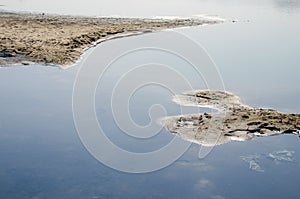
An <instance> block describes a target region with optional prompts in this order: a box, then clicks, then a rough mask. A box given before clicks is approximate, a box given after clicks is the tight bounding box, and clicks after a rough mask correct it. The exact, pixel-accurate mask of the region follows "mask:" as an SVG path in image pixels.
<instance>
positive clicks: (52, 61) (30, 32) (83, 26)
mask: <svg viewBox="0 0 300 199" xmlns="http://www.w3.org/2000/svg"><path fill="white" fill-rule="evenodd" d="M219 22H220V21H212V20H200V19H172V20H167V19H138V18H91V17H89V18H87V17H74V16H58V15H44V14H40V15H38V14H17V13H4V12H0V65H10V64H15V63H22V64H30V63H31V62H35V63H42V64H49V65H60V66H66V65H69V64H72V63H74V62H75V61H76V60H78V59H79V57H80V55H81V54H82V53H83V51H84V49H86V48H88V47H90V46H91V45H93V44H94V43H95V42H97V41H100V40H101V41H103V40H105V39H107V38H111V37H114V36H118V35H121V34H124V33H128V34H129V35H130V34H136V33H137V32H139V33H140V32H149V31H157V30H162V29H170V28H177V27H185V26H198V25H203V24H215V23H219Z"/></svg>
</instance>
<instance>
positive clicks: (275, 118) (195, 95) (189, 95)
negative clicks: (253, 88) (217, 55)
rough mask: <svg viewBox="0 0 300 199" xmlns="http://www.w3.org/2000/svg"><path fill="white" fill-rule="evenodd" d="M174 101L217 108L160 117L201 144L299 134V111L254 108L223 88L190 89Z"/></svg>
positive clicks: (190, 139) (175, 132)
mask: <svg viewBox="0 0 300 199" xmlns="http://www.w3.org/2000/svg"><path fill="white" fill-rule="evenodd" d="M173 101H175V102H176V103H178V104H180V105H183V106H198V107H210V108H212V109H216V110H217V111H218V112H216V113H203V114H191V115H180V116H172V117H166V118H163V119H162V120H161V121H160V122H161V124H162V125H163V126H165V127H166V129H167V130H168V131H170V132H171V133H174V134H176V135H178V136H180V137H181V138H183V139H185V140H188V141H191V142H193V143H197V144H200V145H203V146H207V147H211V146H215V145H221V144H225V143H227V142H230V141H233V140H236V141H246V140H250V139H252V138H254V137H262V136H271V135H280V134H295V135H299V134H300V114H289V113H281V112H278V111H275V110H272V109H262V108H253V107H250V106H247V105H244V104H242V103H241V100H240V98H239V97H238V96H236V95H234V94H233V93H229V92H226V91H209V90H199V91H190V92H186V93H183V94H182V95H176V96H174V98H173Z"/></svg>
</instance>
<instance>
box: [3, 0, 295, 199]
mask: <svg viewBox="0 0 300 199" xmlns="http://www.w3.org/2000/svg"><path fill="white" fill-rule="evenodd" d="M39 2H41V1H39ZM47 2H48V1H47ZM85 2H87V1H85ZM48 3H49V2H48ZM63 3H68V1H60V4H61V5H62V4H63ZM77 3H80V1H77ZM77 3H76V5H77ZM102 3H105V2H104V1H103V2H102ZM119 3H121V2H119ZM0 4H5V5H7V8H9V9H20V10H30V11H34V10H38V11H41V12H43V11H49V12H56V13H77V14H85V15H86V14H90V15H99V14H103V15H113V14H115V13H118V12H119V11H121V12H120V13H121V14H120V15H123V16H126V15H128V13H130V14H131V16H136V15H143V16H153V15H185V16H187V15H191V14H192V15H193V14H202V13H208V14H218V15H220V16H224V17H226V18H229V19H230V20H229V21H227V22H225V23H224V24H219V25H213V26H205V27H195V28H188V29H180V30H178V31H179V32H180V33H182V34H185V35H187V36H189V37H190V38H192V39H193V40H195V41H196V42H198V43H200V44H201V45H202V46H203V47H204V48H205V49H206V50H207V52H208V53H209V55H210V56H211V58H212V59H213V61H214V62H215V63H216V65H217V67H218V69H219V71H220V74H221V76H222V78H223V81H224V85H225V88H226V89H227V90H229V91H232V92H234V93H236V94H237V95H239V96H240V97H241V98H242V100H243V102H245V103H246V104H249V105H251V106H257V107H272V108H274V109H276V110H279V111H284V112H290V113H300V107H299V101H300V94H299V91H300V82H299V81H300V80H299V78H298V74H299V72H300V68H299V65H300V61H299V52H300V45H299V44H300V39H299V37H298V35H300V28H299V26H298V24H299V22H300V17H299V3H298V1H296V0H294V1H284V0H276V1H275V0H273V1H271V0H270V1H256V2H253V1H249V2H247V1H245V2H240V1H226V2H223V1H213V2H211V1H210V2H208V1H199V2H198V1H191V3H190V4H187V3H186V4H185V6H186V7H184V9H182V13H180V14H179V13H178V10H180V9H181V7H180V5H182V4H181V3H180V2H179V1H178V4H177V3H174V4H172V5H174V7H172V8H170V9H168V10H169V11H168V13H167V14H165V13H164V12H162V11H163V10H165V9H166V7H168V6H169V5H170V3H163V4H162V5H161V8H160V9H158V10H157V11H155V12H153V10H154V7H155V5H157V3H156V1H154V2H153V3H151V5H152V6H153V7H150V9H144V10H143V9H142V8H141V10H137V9H134V10H130V9H129V8H128V9H122V8H121V6H120V7H116V6H113V5H112V4H109V3H108V2H107V4H106V5H108V8H112V7H114V9H105V11H104V9H103V10H102V13H99V12H101V10H100V9H96V8H95V6H93V8H91V7H92V6H90V7H87V8H86V9H75V8H77V6H74V7H72V6H73V5H70V4H67V5H70V6H69V7H65V8H63V7H62V6H59V5H58V4H57V5H56V6H54V5H51V6H50V5H47V3H45V4H44V3H43V4H41V3H39V4H38V3H37V1H33V0H31V1H30V0H28V1H25V0H24V1H1V2H0ZM109 5H110V6H109ZM149 5H150V3H149ZM195 5H198V6H197V7H196V6H195ZM202 5H203V6H202ZM9 6H10V7H9ZM122 7H124V6H122ZM4 8H5V7H4ZM46 8H47V9H46ZM151 8H152V9H151ZM67 9H69V10H68V11H67ZM88 10H91V11H90V12H88ZM142 11H143V12H142ZM232 19H237V21H238V22H236V23H232V22H231V20H232ZM155 34H156V36H157V37H156V38H157V41H155V42H157V43H160V42H162V41H159V38H160V37H161V36H162V35H160V33H155ZM145 37H147V36H146V35H144V36H143V35H142V36H137V37H131V38H124V39H122V41H124V42H125V43H126V42H128V44H130V43H134V42H135V43H137V44H139V43H140V42H141V41H144V40H143V38H145ZM170 42H174V41H170ZM119 43H120V40H112V41H108V42H106V43H105V44H101V45H99V46H98V48H104V47H105V48H107V49H110V50H108V51H107V53H108V54H109V53H112V54H113V53H114V51H115V48H114V47H115V46H117V45H118V44H119ZM190 53H195V52H190ZM101 56H102V55H99V58H100V57H101ZM153 60H154V61H156V62H157V63H164V64H167V65H169V66H170V67H172V68H174V69H176V70H178V71H179V72H180V73H183V74H184V75H185V76H187V77H189V81H190V82H191V84H192V86H193V87H194V88H197V89H204V88H206V85H205V83H204V81H203V80H202V81H199V79H197V77H195V76H194V73H193V70H191V69H190V67H189V65H188V64H187V63H185V62H183V61H182V60H180V59H178V57H177V58H176V57H175V58H174V57H173V56H171V55H170V54H166V53H161V52H157V51H150V52H148V51H142V52H136V53H135V54H132V55H128V56H126V57H124V58H122V59H120V60H119V61H118V62H116V63H114V64H113V65H112V67H111V68H110V69H109V70H108V71H107V74H106V76H104V78H103V82H101V84H100V86H99V85H98V88H97V92H96V98H95V99H96V103H95V108H96V113H97V116H98V120H99V121H100V122H101V124H102V125H103V128H104V129H105V132H106V133H108V135H107V136H108V137H109V138H110V139H111V140H113V142H114V143H116V144H117V145H118V146H120V147H122V148H124V149H126V150H130V151H134V152H147V151H152V150H155V149H158V148H160V147H162V146H164V145H165V144H166V143H168V142H169V141H170V140H171V139H173V136H172V135H171V134H169V133H168V132H167V131H165V130H164V129H163V130H161V131H160V133H159V134H158V135H156V136H155V137H154V138H153V139H146V140H139V141H137V140H136V139H132V138H131V137H129V136H127V135H124V134H123V133H122V132H121V130H120V129H119V128H118V127H117V126H116V124H115V123H114V121H113V118H112V113H111V109H110V106H109V105H110V101H109V99H110V98H109V97H110V92H111V89H112V88H113V86H114V84H115V83H116V82H117V80H118V78H119V77H121V75H122V74H123V73H124V71H126V70H128V69H130V68H131V67H133V66H134V64H137V63H143V62H145V63H149V62H150V61H153ZM79 66H80V64H79V65H77V66H75V67H73V68H70V69H68V70H60V69H58V68H55V67H45V66H38V65H35V66H29V67H18V66H16V67H4V68H0V78H1V80H2V81H1V82H2V84H0V90H1V98H0V108H1V114H0V132H1V133H0V154H1V155H0V157H1V161H0V198H34V197H36V198H62V197H63V198H141V197H144V198H219V199H220V198H283V197H287V196H288V198H299V197H300V191H299V189H297V186H295V184H297V183H298V182H299V180H300V175H299V174H298V170H299V161H300V145H299V141H300V140H299V138H298V137H297V136H292V135H283V136H274V137H265V138H257V139H254V140H251V141H249V142H231V143H229V144H226V145H222V146H217V147H215V148H214V149H213V151H212V152H211V153H210V154H209V155H208V156H207V157H206V158H204V159H201V160H200V159H198V153H199V148H200V147H199V146H198V145H194V144H193V145H192V146H191V147H190V149H189V150H188V151H187V152H186V153H185V154H184V155H183V156H182V157H181V158H180V159H179V160H177V161H176V162H175V163H174V164H172V165H170V166H169V167H166V168H164V169H162V170H159V171H155V172H152V173H147V174H126V173H121V172H118V171H115V170H113V169H110V168H108V167H106V166H104V165H103V164H101V163H99V162H98V161H97V160H95V159H94V158H93V157H92V156H91V155H90V154H89V153H88V152H87V150H86V149H85V148H84V146H83V145H82V144H81V142H80V139H79V137H78V135H77V132H76V129H75V126H74V121H73V115H72V89H73V84H74V81H75V77H76V73H77V71H78V70H79ZM200 69H201V68H200ZM167 75H168V78H171V76H170V75H169V74H164V73H162V74H157V76H158V77H165V76H167ZM133 77H134V76H133ZM142 77H144V78H146V77H147V75H145V76H142ZM174 77H175V76H174ZM132 79H134V78H132ZM175 80H176V79H174V85H175V86H178V87H176V88H177V89H178V90H177V92H178V93H179V92H180V90H183V89H184V88H182V87H180V84H179V82H176V81H175ZM127 81H128V80H127ZM129 82H131V81H129ZM124 85H126V84H124ZM172 96H173V94H172V93H171V92H169V91H166V90H165V89H163V88H162V87H160V86H155V85H152V86H148V87H144V88H142V89H140V90H138V91H137V92H136V93H135V94H134V95H133V97H132V99H131V101H130V103H129V107H130V110H131V114H132V118H133V119H134V120H135V122H136V123H137V124H140V125H145V124H148V123H149V122H150V119H149V115H148V108H149V107H150V106H151V105H152V104H156V103H159V104H162V105H163V106H164V107H165V109H166V111H167V114H168V115H177V114H179V113H180V107H179V106H178V105H176V104H175V103H173V102H172V101H171V98H172ZM116 102H117V103H118V102H119V101H118V100H117V101H116ZM185 111H186V112H188V113H193V112H196V111H198V110H196V109H186V110H185ZM200 111H208V110H200ZM154 116H155V115H154ZM161 116H162V115H160V114H158V115H157V116H156V117H155V118H153V119H157V118H159V117H161ZM282 150H287V151H290V153H287V154H292V158H291V161H286V160H284V158H283V159H281V160H280V159H278V158H277V159H274V157H277V156H274V155H273V156H272V155H270V153H272V154H275V155H278V154H280V153H274V152H278V151H282ZM272 157H273V158H272ZM282 157H285V156H282ZM288 160H289V159H288ZM250 162H251V163H250ZM257 165H259V167H258V166H257Z"/></svg>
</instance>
